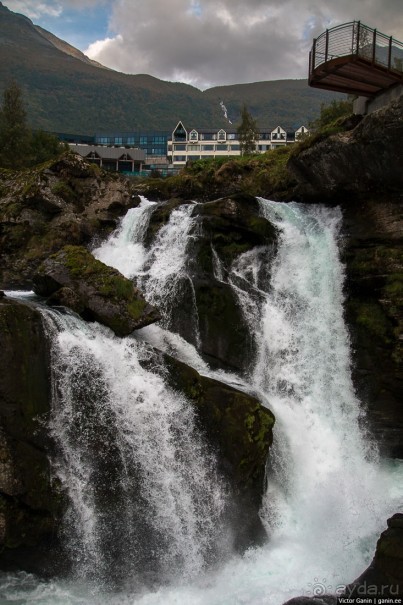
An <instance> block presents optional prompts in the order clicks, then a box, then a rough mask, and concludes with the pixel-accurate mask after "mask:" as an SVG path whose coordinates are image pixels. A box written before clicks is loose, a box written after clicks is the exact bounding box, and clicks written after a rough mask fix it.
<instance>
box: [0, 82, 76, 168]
mask: <svg viewBox="0 0 403 605" xmlns="http://www.w3.org/2000/svg"><path fill="white" fill-rule="evenodd" d="M64 148H65V147H64V146H63V145H62V144H61V143H59V141H58V139H57V138H56V137H55V136H53V135H50V134H47V133H45V132H33V131H31V130H30V129H29V128H28V125H27V121H26V111H25V108H24V104H23V99H22V91H21V89H20V87H19V86H18V85H17V84H16V83H15V82H13V83H11V84H10V86H9V87H8V88H6V89H5V91H4V93H3V103H2V106H1V109H0V167H2V168H12V169H21V168H26V167H28V166H33V165H35V164H39V163H43V162H45V161H47V160H49V159H51V158H54V157H57V156H58V155H59V154H60V153H61V151H62V150H64Z"/></svg>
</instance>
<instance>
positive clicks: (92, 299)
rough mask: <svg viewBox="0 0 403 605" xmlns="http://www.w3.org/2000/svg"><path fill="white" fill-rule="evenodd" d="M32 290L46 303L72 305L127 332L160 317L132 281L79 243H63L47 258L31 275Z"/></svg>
mask: <svg viewBox="0 0 403 605" xmlns="http://www.w3.org/2000/svg"><path fill="white" fill-rule="evenodd" d="M33 281H34V291H35V292H36V294H39V295H40V296H47V297H49V299H48V302H49V304H62V305H66V306H69V307H71V308H72V309H73V310H74V311H76V312H77V313H79V314H80V315H81V316H82V317H83V318H84V319H87V320H89V321H98V322H100V323H102V324H104V325H106V326H108V327H109V328H111V329H112V330H113V331H114V332H115V334H116V335H118V336H127V335H128V334H130V333H131V332H133V330H136V329H138V328H142V327H144V326H147V325H149V324H150V323H153V322H155V321H158V320H159V319H160V315H159V313H158V311H157V310H156V309H155V307H153V306H152V305H149V304H148V303H147V302H146V300H145V299H144V297H143V295H142V294H141V292H140V291H139V290H138V289H137V288H136V287H135V286H134V285H133V283H132V282H131V281H130V280H128V279H126V278H125V277H123V275H121V274H120V273H119V272H118V271H117V270H116V269H112V268H111V267H108V266H107V265H105V264H104V263H102V262H101V261H99V260H96V259H95V258H94V257H93V256H92V254H91V253H90V252H88V250H86V249H85V248H83V247H81V246H65V247H64V248H63V249H62V250H60V251H59V252H58V253H56V254H54V255H52V256H50V257H49V258H48V259H46V260H45V261H44V262H43V263H42V264H41V265H40V267H39V268H38V271H37V273H36V274H35V276H34V280H33Z"/></svg>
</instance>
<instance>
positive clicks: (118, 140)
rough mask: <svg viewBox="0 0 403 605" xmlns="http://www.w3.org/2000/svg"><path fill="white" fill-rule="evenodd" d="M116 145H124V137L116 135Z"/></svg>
mask: <svg viewBox="0 0 403 605" xmlns="http://www.w3.org/2000/svg"><path fill="white" fill-rule="evenodd" d="M115 145H123V137H115Z"/></svg>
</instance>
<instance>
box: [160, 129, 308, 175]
mask: <svg viewBox="0 0 403 605" xmlns="http://www.w3.org/2000/svg"><path fill="white" fill-rule="evenodd" d="M307 134H309V131H308V129H307V128H306V127H305V126H300V128H298V129H297V130H295V131H292V132H289V131H288V132H287V131H286V130H284V128H282V127H281V126H276V128H274V129H273V130H270V129H264V130H261V132H260V138H259V140H258V141H257V143H256V151H257V152H258V153H262V152H264V151H268V150H269V149H276V148H277V147H281V146H283V145H289V144H291V143H295V141H297V140H298V139H299V138H300V137H302V136H305V135H307ZM239 155H240V148H239V140H238V134H237V131H236V129H235V128H231V127H230V128H228V129H223V128H221V129H219V130H217V129H213V128H192V129H190V130H187V129H186V128H185V127H184V125H183V123H182V122H178V124H177V126H176V128H175V130H174V131H173V133H172V137H171V138H170V139H168V158H169V161H170V162H171V163H172V164H173V166H174V167H178V168H179V167H181V166H184V165H185V164H186V162H187V161H189V160H200V159H203V158H218V157H223V156H226V157H231V156H233V157H235V156H239Z"/></svg>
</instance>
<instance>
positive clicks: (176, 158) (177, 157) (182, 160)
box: [174, 155, 186, 162]
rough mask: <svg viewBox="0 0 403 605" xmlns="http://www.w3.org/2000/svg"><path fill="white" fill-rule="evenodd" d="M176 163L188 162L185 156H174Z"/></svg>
mask: <svg viewBox="0 0 403 605" xmlns="http://www.w3.org/2000/svg"><path fill="white" fill-rule="evenodd" d="M174 162H186V156H185V155H174Z"/></svg>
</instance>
